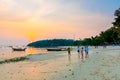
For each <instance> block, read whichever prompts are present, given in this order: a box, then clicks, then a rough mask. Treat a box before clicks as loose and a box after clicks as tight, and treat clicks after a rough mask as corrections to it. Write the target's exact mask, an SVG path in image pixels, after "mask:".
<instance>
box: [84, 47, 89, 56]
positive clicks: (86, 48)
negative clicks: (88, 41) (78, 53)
mask: <svg viewBox="0 0 120 80" xmlns="http://www.w3.org/2000/svg"><path fill="white" fill-rule="evenodd" d="M88 51H89V49H88V46H85V58H88Z"/></svg>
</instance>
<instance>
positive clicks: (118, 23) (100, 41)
mask: <svg viewBox="0 0 120 80" xmlns="http://www.w3.org/2000/svg"><path fill="white" fill-rule="evenodd" d="M114 16H115V19H114V20H115V21H114V22H112V24H113V27H111V28H109V29H107V30H106V31H101V33H100V34H99V35H96V36H95V37H93V36H91V38H85V39H83V40H81V39H80V40H71V39H51V40H40V41H36V42H32V43H29V44H28V46H32V47H56V46H76V45H91V46H97V45H110V44H120V8H119V9H117V10H116V11H115V13H114Z"/></svg>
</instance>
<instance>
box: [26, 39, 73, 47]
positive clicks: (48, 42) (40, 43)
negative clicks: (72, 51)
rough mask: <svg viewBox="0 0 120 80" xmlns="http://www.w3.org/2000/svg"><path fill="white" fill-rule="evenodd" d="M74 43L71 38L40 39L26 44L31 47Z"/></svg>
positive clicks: (70, 44)
mask: <svg viewBox="0 0 120 80" xmlns="http://www.w3.org/2000/svg"><path fill="white" fill-rule="evenodd" d="M72 45H74V40H71V39H50V40H40V41H36V42H32V43H30V44H28V46H32V47H56V46H72Z"/></svg>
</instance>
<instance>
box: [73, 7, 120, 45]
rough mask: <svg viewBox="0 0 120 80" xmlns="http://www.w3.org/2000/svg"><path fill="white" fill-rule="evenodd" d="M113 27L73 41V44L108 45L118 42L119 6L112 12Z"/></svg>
mask: <svg viewBox="0 0 120 80" xmlns="http://www.w3.org/2000/svg"><path fill="white" fill-rule="evenodd" d="M114 16H115V21H114V22H113V23H112V24H113V27H111V28H109V29H107V30H106V31H102V32H101V33H100V34H99V35H97V36H95V37H93V36H92V37H91V38H85V39H84V40H77V41H75V45H110V44H120V8H119V9H117V10H116V11H115V13H114Z"/></svg>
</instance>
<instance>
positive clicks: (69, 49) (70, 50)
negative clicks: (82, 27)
mask: <svg viewBox="0 0 120 80" xmlns="http://www.w3.org/2000/svg"><path fill="white" fill-rule="evenodd" d="M67 51H68V55H71V53H70V51H71V50H70V47H68V49H67Z"/></svg>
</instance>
